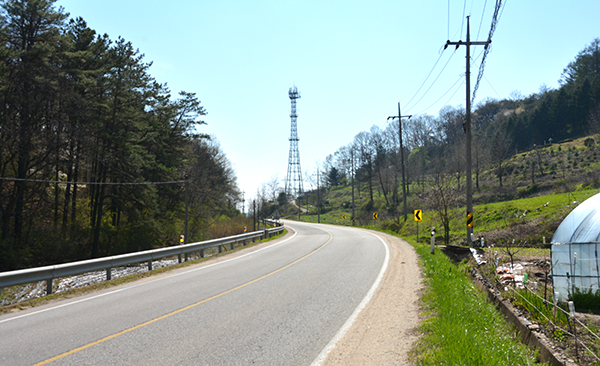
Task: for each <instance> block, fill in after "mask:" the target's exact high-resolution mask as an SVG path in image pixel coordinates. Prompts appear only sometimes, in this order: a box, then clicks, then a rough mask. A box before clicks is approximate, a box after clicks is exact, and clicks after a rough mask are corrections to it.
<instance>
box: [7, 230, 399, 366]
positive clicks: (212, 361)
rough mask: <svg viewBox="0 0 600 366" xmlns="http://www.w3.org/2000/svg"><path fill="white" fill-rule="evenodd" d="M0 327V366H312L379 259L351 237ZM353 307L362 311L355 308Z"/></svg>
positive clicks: (295, 240) (325, 238) (151, 282)
mask: <svg viewBox="0 0 600 366" xmlns="http://www.w3.org/2000/svg"><path fill="white" fill-rule="evenodd" d="M286 225H287V227H288V228H289V229H292V230H290V231H291V233H292V235H288V236H286V237H285V238H283V239H279V240H277V241H275V242H274V243H272V244H267V245H265V246H261V247H260V248H252V249H248V250H245V251H244V252H241V253H240V254H234V255H232V256H231V257H225V259H222V260H220V261H213V262H207V263H206V264H201V265H197V266H194V267H188V268H185V269H182V270H177V271H173V272H170V273H168V274H166V275H162V276H160V277H153V278H150V279H146V280H144V281H139V282H136V283H132V284H128V285H123V286H120V287H117V288H113V289H110V290H106V291H102V292H97V293H94V294H91V295H87V296H82V297H78V298H75V299H69V300H64V301H61V302H58V303H53V304H50V305H47V306H43V307H39V308H34V309H29V310H27V311H22V312H17V313H13V314H6V315H2V316H0V364H1V365H33V364H46V363H47V364H51V365H98V364H114V365H116V364H118V365H139V364H149V365H155V364H160V365H246V364H252V363H255V364H261V365H310V364H311V363H312V362H313V361H314V360H315V359H317V358H318V356H319V354H322V351H323V350H324V349H325V347H326V346H327V345H328V344H329V345H330V347H331V344H332V343H331V341H332V339H334V338H335V336H336V334H339V331H340V329H341V328H342V327H343V326H344V324H347V320H348V319H349V318H351V317H352V315H353V313H355V311H356V309H357V308H359V307H360V306H364V303H365V301H366V300H368V295H369V293H372V291H373V290H374V288H375V286H376V285H377V283H378V281H379V280H380V279H381V276H382V275H383V272H384V270H385V268H386V267H387V262H388V258H389V250H388V247H387V245H386V244H385V242H384V241H383V240H381V239H380V238H378V237H377V236H375V235H373V234H371V233H369V232H366V231H363V230H357V229H352V228H344V227H335V226H327V225H314V224H306V223H297V222H286ZM361 304H362V305H361Z"/></svg>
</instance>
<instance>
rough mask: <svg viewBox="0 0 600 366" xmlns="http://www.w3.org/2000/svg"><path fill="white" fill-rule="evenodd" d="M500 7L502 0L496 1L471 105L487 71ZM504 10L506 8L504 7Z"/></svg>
mask: <svg viewBox="0 0 600 366" xmlns="http://www.w3.org/2000/svg"><path fill="white" fill-rule="evenodd" d="M500 7H502V0H496V6H495V8H494V16H493V17H492V25H491V27H490V33H489V34H488V40H487V44H486V46H485V47H484V53H483V58H482V59H481V65H480V66H479V74H478V75H477V82H475V87H474V88H473V96H472V97H471V104H473V102H474V101H475V96H476V94H477V89H479V83H480V82H481V78H482V77H483V70H484V69H485V60H486V57H487V55H488V54H489V52H490V49H491V48H490V47H489V44H490V43H491V42H492V36H493V35H494V32H495V31H496V26H497V25H498V13H499V12H500ZM502 9H504V7H502Z"/></svg>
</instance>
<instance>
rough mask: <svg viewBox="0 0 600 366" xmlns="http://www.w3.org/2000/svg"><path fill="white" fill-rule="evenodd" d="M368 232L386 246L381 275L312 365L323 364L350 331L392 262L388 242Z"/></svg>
mask: <svg viewBox="0 0 600 366" xmlns="http://www.w3.org/2000/svg"><path fill="white" fill-rule="evenodd" d="M366 232H367V233H369V234H371V235H373V236H375V237H376V238H378V239H379V240H380V241H381V242H382V243H383V245H384V247H385V260H384V262H383V266H382V267H381V270H380V271H379V275H378V276H377V278H376V279H375V282H374V283H373V286H371V289H369V292H367V294H366V295H365V297H364V298H363V299H362V301H361V302H360V304H358V306H357V307H356V309H354V312H353V313H352V315H350V317H349V318H348V320H346V322H345V323H344V325H342V327H341V328H340V330H338V332H337V333H336V335H335V336H334V337H333V339H331V341H329V343H327V345H326V346H325V348H323V350H322V351H321V353H319V355H318V356H317V358H315V360H314V361H313V362H312V363H311V364H310V365H311V366H320V365H321V364H323V362H325V360H326V359H327V355H328V354H329V352H331V351H332V350H333V349H334V348H335V345H336V343H337V342H338V341H339V340H340V339H342V338H343V337H344V336H345V335H346V333H347V332H348V330H349V329H350V327H352V324H354V322H355V321H356V319H357V318H358V314H360V312H361V311H362V310H363V309H364V308H365V307H366V306H367V304H368V303H369V302H370V301H371V300H372V299H373V295H375V291H376V290H377V288H378V287H379V285H380V284H381V280H382V279H383V275H384V274H385V271H386V270H387V267H388V264H389V262H390V248H389V246H388V244H387V243H386V242H385V240H383V238H381V237H380V236H379V235H375V234H373V233H371V232H369V231H366Z"/></svg>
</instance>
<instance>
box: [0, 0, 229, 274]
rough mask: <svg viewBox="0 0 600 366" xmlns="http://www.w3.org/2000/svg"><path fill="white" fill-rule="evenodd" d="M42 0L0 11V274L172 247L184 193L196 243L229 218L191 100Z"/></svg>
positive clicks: (215, 156) (219, 159)
mask: <svg viewBox="0 0 600 366" xmlns="http://www.w3.org/2000/svg"><path fill="white" fill-rule="evenodd" d="M54 3H55V0H9V1H4V2H3V3H2V6H1V15H0V16H1V18H0V20H1V22H0V39H1V42H0V177H2V179H0V252H1V253H2V254H1V255H0V270H7V269H14V268H22V267H27V266H33V265H43V264H49V263H56V262H62V261H68V260H74V259H83V258H90V257H97V256H101V255H111V254H118V253H123V252H128V251H133V250H142V249H148V248H154V247H158V246H164V245H168V244H172V243H175V242H177V240H178V238H179V234H182V233H183V217H184V216H183V215H184V209H185V198H186V195H187V196H188V204H189V209H190V235H192V236H193V237H194V239H196V240H200V239H202V238H203V236H204V235H205V234H203V232H205V229H206V227H207V226H208V225H209V223H210V220H211V218H212V217H214V216H219V215H230V216H232V215H239V212H238V211H237V210H236V209H235V203H236V202H237V201H239V195H240V194H239V189H238V187H237V182H236V177H235V173H234V171H233V169H232V167H231V164H230V162H229V161H228V159H227V157H226V156H225V154H224V152H223V151H222V149H221V148H220V146H219V144H218V143H217V142H216V141H215V139H214V137H213V138H211V137H210V136H207V135H205V134H202V133H200V132H199V131H198V127H199V126H200V125H202V124H204V122H203V121H202V120H201V118H202V116H203V115H205V114H206V111H205V108H204V107H203V106H202V105H201V103H200V100H199V99H198V97H197V96H196V95H195V93H192V92H185V91H182V92H180V93H179V94H178V95H177V96H176V97H173V96H172V94H171V91H170V90H169V89H168V88H167V86H166V84H162V83H159V82H158V81H156V80H155V79H154V78H153V77H152V76H151V75H150V74H149V69H150V66H151V62H146V61H145V60H144V55H143V54H141V53H140V52H139V50H138V49H136V48H134V47H133V45H132V44H131V43H130V42H127V41H126V40H125V39H123V38H121V37H118V38H117V39H116V40H111V39H110V38H109V36H108V35H106V34H104V35H100V34H97V33H96V31H94V30H93V29H90V28H89V27H88V26H87V24H86V22H85V21H84V20H83V19H82V18H76V19H68V17H69V14H68V13H66V12H65V11H64V9H63V8H62V7H59V8H57V7H56V6H55V4H54ZM151 182H153V183H163V184H148V183H151ZM165 182H171V183H168V184H164V183H165ZM121 183H130V184H121ZM131 183H138V184H131Z"/></svg>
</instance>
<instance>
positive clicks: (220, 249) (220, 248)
mask: <svg viewBox="0 0 600 366" xmlns="http://www.w3.org/2000/svg"><path fill="white" fill-rule="evenodd" d="M218 247H219V254H221V253H223V246H222V245H221V244H219V245H218Z"/></svg>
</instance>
